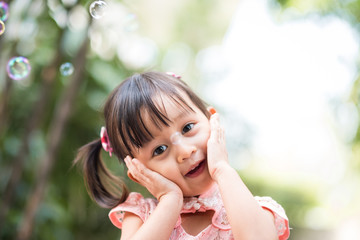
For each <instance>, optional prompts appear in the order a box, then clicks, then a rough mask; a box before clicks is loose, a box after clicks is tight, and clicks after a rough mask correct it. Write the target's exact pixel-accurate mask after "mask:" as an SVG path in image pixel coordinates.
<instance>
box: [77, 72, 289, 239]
mask: <svg viewBox="0 0 360 240" xmlns="http://www.w3.org/2000/svg"><path fill="white" fill-rule="evenodd" d="M104 116H105V122H106V128H102V130H101V138H100V139H98V140H95V141H93V142H91V143H89V144H87V145H85V146H83V147H82V148H81V149H80V150H79V154H78V156H77V158H76V160H75V162H78V161H80V160H81V161H82V163H83V169H84V173H85V179H86V182H87V187H88V190H89V193H90V195H91V196H92V197H93V198H94V200H95V201H96V202H97V203H98V204H99V205H100V206H102V207H108V208H112V210H111V211H110V213H109V217H110V220H111V222H112V223H113V224H114V225H115V226H116V227H118V228H121V229H122V232H121V239H140V240H149V239H156V240H159V239H206V240H207V239H254V240H267V239H269V240H270V239H271V240H275V239H280V240H283V239H287V238H288V236H289V225H288V219H287V217H286V215H285V212H284V210H283V208H282V207H281V206H280V205H279V204H277V203H276V202H275V201H274V200H272V199H271V198H269V197H254V196H253V195H252V194H251V192H250V191H249V190H248V188H247V187H246V185H245V184H244V182H243V181H242V179H241V178H240V176H239V175H238V173H237V172H236V171H235V170H234V169H233V168H232V167H231V166H230V165H229V163H228V156H227V150H226V146H225V136H224V130H223V128H222V126H221V125H220V123H219V115H218V113H216V111H215V109H214V108H212V107H208V108H206V106H205V104H204V102H203V101H202V100H201V99H200V98H199V97H198V96H197V95H196V94H195V93H194V92H193V91H192V90H191V89H190V88H189V87H188V86H187V85H186V84H185V83H184V82H183V81H182V80H181V79H180V77H179V76H176V75H174V74H172V75H170V74H165V73H158V72H146V73H143V74H135V75H133V76H132V77H129V78H128V79H126V80H124V81H123V82H122V83H121V84H120V85H119V86H118V87H117V88H116V89H115V90H114V91H113V92H112V93H111V94H110V96H109V98H108V100H107V102H106V104H105V107H104ZM102 147H103V148H104V149H105V151H107V152H109V154H110V156H111V155H112V154H114V155H116V157H117V158H118V159H119V160H120V162H124V163H125V164H126V166H127V168H128V170H127V175H128V176H129V178H130V179H132V180H133V181H135V182H137V183H139V184H141V185H142V186H144V187H146V188H147V190H148V191H149V192H150V193H151V194H152V195H153V196H154V198H144V197H143V196H142V195H141V194H140V193H136V192H132V193H130V194H129V193H128V191H127V189H126V186H125V184H124V183H123V182H121V181H120V182H118V183H116V185H115V186H116V187H118V188H120V192H119V193H118V194H115V193H114V192H113V191H110V189H111V187H114V181H115V180H116V179H115V176H113V175H112V174H111V173H110V172H109V171H108V170H107V169H106V167H105V165H104V164H103V162H102V161H101V158H100V150H101V148H102ZM107 179H111V180H112V181H111V182H110V183H109V182H106V180H107Z"/></svg>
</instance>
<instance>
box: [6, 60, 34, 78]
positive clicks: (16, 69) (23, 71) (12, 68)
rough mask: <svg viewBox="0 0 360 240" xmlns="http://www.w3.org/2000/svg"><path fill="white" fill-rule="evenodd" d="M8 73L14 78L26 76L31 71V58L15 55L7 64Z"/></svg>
mask: <svg viewBox="0 0 360 240" xmlns="http://www.w3.org/2000/svg"><path fill="white" fill-rule="evenodd" d="M6 70H7V73H8V75H9V77H10V78H11V79H13V80H21V79H23V78H26V77H27V76H28V75H29V74H30V71H31V66H30V63H29V60H28V59H27V58H25V57H21V56H20V57H13V58H11V59H10V60H9V62H8V64H7V69H6Z"/></svg>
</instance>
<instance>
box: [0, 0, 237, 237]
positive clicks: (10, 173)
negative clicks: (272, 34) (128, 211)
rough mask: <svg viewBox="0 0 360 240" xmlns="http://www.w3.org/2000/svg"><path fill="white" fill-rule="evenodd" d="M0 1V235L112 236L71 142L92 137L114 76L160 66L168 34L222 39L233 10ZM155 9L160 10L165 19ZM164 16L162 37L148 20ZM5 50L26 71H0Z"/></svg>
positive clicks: (192, 42)
mask: <svg viewBox="0 0 360 240" xmlns="http://www.w3.org/2000/svg"><path fill="white" fill-rule="evenodd" d="M2 2H6V3H7V4H8V5H9V18H8V19H7V20H6V21H4V23H5V26H6V30H5V32H4V33H3V34H2V35H0V69H2V70H0V165H1V167H0V195H1V197H0V238H1V239H15V238H17V239H99V238H107V239H114V238H118V237H119V235H120V232H119V231H118V230H117V229H116V228H114V227H113V226H112V225H111V224H110V222H109V220H108V218H107V213H108V210H106V209H101V208H99V207H97V206H96V204H94V203H93V202H92V200H91V199H90V198H89V197H88V195H87V193H86V190H85V186H84V182H83V180H82V176H81V174H79V173H78V172H77V171H75V169H73V168H71V166H72V160H73V158H74V156H75V154H76V150H77V149H78V148H79V147H80V146H82V145H84V144H85V143H87V142H89V141H91V140H93V139H94V138H97V137H98V134H99V130H100V127H101V125H103V119H102V116H101V114H100V112H101V108H102V105H103V102H104V101H105V98H106V96H107V95H108V93H109V92H110V91H111V90H112V88H113V87H114V86H115V85H117V84H119V83H120V81H121V80H122V79H124V78H125V77H127V76H129V75H131V74H132V73H133V72H135V71H142V70H145V69H149V68H154V69H157V70H161V67H157V66H161V63H162V61H163V59H164V56H165V55H166V50H164V49H166V48H167V47H168V46H169V45H171V44H172V43H173V42H186V44H187V45H188V47H189V49H191V50H192V51H194V52H197V51H199V50H200V48H201V47H205V46H208V45H210V44H214V43H216V42H220V41H221V38H222V36H223V34H224V32H225V30H226V26H227V25H228V23H229V21H230V17H231V14H229V12H226V11H224V9H222V6H223V4H222V2H221V1H219V0H213V1H212V4H208V1H199V2H193V1H190V0H188V1H175V2H174V3H171V2H169V3H168V4H169V7H168V10H164V9H163V8H159V7H156V6H163V4H164V2H163V1H155V0H154V1H153V2H152V3H151V4H152V6H151V7H153V9H154V10H152V9H151V10H149V9H150V8H148V7H147V6H148V4H149V2H150V1H140V0H139V1H125V0H124V1H106V2H107V3H108V4H111V7H110V8H109V9H110V10H112V11H109V12H108V13H107V15H108V16H105V17H104V18H102V19H94V20H93V19H92V18H91V16H90V14H89V6H90V4H91V3H92V1H89V0H78V1H76V0H34V1H29V0H13V1H10V0H8V1H2ZM233 2H235V1H233ZM154 6H155V7H154ZM178 7H179V8H178ZM228 8H229V7H227V8H225V9H228ZM155 9H157V10H158V11H159V12H160V13H162V14H165V15H166V14H167V16H168V17H167V18H166V16H165V15H164V19H166V20H165V21H164V19H162V20H159V18H158V16H157V14H156V11H155ZM221 9H222V14H219V13H218V12H217V11H218V10H221ZM230 9H231V7H230ZM170 13H171V14H170ZM169 15H170V17H169ZM134 16H135V17H134ZM215 16H216V17H215ZM224 16H225V17H224ZM208 19H211V21H212V22H213V23H214V24H213V25H214V26H210V25H209V24H208ZM217 19H218V20H217ZM167 20H169V21H168V22H170V21H172V24H171V25H169V28H168V29H165V28H162V29H161V32H162V34H165V35H166V36H168V37H167V38H162V37H160V35H156V34H154V33H155V31H154V32H151V31H149V29H150V28H148V27H147V26H150V25H152V26H153V28H151V29H153V30H154V29H159V26H162V25H163V24H164V23H165V22H166V21H167ZM144 23H146V24H147V25H146V26H144ZM215 24H216V31H214V29H215V28H213V27H215ZM196 26H197V27H196ZM195 29H198V30H199V29H200V30H201V31H197V30H195ZM156 33H159V31H157V32H156ZM143 35H147V36H148V37H144V36H143ZM149 39H150V40H149ZM151 39H155V40H156V43H154V42H153V41H152V40H151ZM159 39H161V40H159ZM139 49H141V51H139ZM139 52H140V55H139ZM13 56H24V57H26V58H28V59H29V62H30V64H31V73H30V75H29V76H28V77H27V78H25V79H23V80H19V81H15V80H13V79H11V78H9V77H8V76H7V74H6V71H5V69H6V65H7V62H8V60H9V59H10V58H11V57H13ZM191 57H192V63H193V62H194V57H195V55H192V56H191ZM134 59H135V60H134ZM145 60H146V61H145ZM65 62H71V63H72V64H73V65H74V67H75V71H74V73H73V74H72V75H71V76H64V75H62V74H61V73H60V71H59V68H60V66H61V64H63V63H65ZM191 70H193V69H191ZM104 158H105V159H106V162H107V164H108V165H109V167H110V168H111V169H113V171H115V172H117V173H119V175H120V176H125V181H127V182H128V185H129V186H130V189H133V190H138V191H144V190H143V189H137V188H139V186H138V185H136V184H133V183H132V182H131V181H129V179H127V178H126V174H123V171H124V169H123V166H122V165H119V163H118V161H117V160H116V159H114V158H112V159H111V158H109V157H108V156H106V154H104Z"/></svg>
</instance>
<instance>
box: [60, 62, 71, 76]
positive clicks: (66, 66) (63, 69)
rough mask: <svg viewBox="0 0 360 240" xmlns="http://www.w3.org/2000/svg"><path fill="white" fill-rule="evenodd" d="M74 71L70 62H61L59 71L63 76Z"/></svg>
mask: <svg viewBox="0 0 360 240" xmlns="http://www.w3.org/2000/svg"><path fill="white" fill-rule="evenodd" d="M73 72H74V66H73V65H72V63H70V62H66V63H63V64H61V66H60V73H61V75H63V76H70V75H71V74H73Z"/></svg>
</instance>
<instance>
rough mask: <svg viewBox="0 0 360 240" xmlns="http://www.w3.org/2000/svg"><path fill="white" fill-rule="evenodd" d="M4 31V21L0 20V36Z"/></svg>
mask: <svg viewBox="0 0 360 240" xmlns="http://www.w3.org/2000/svg"><path fill="white" fill-rule="evenodd" d="M4 32H5V23H4V22H3V21H1V20H0V36H1V35H2V34H3V33H4Z"/></svg>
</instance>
